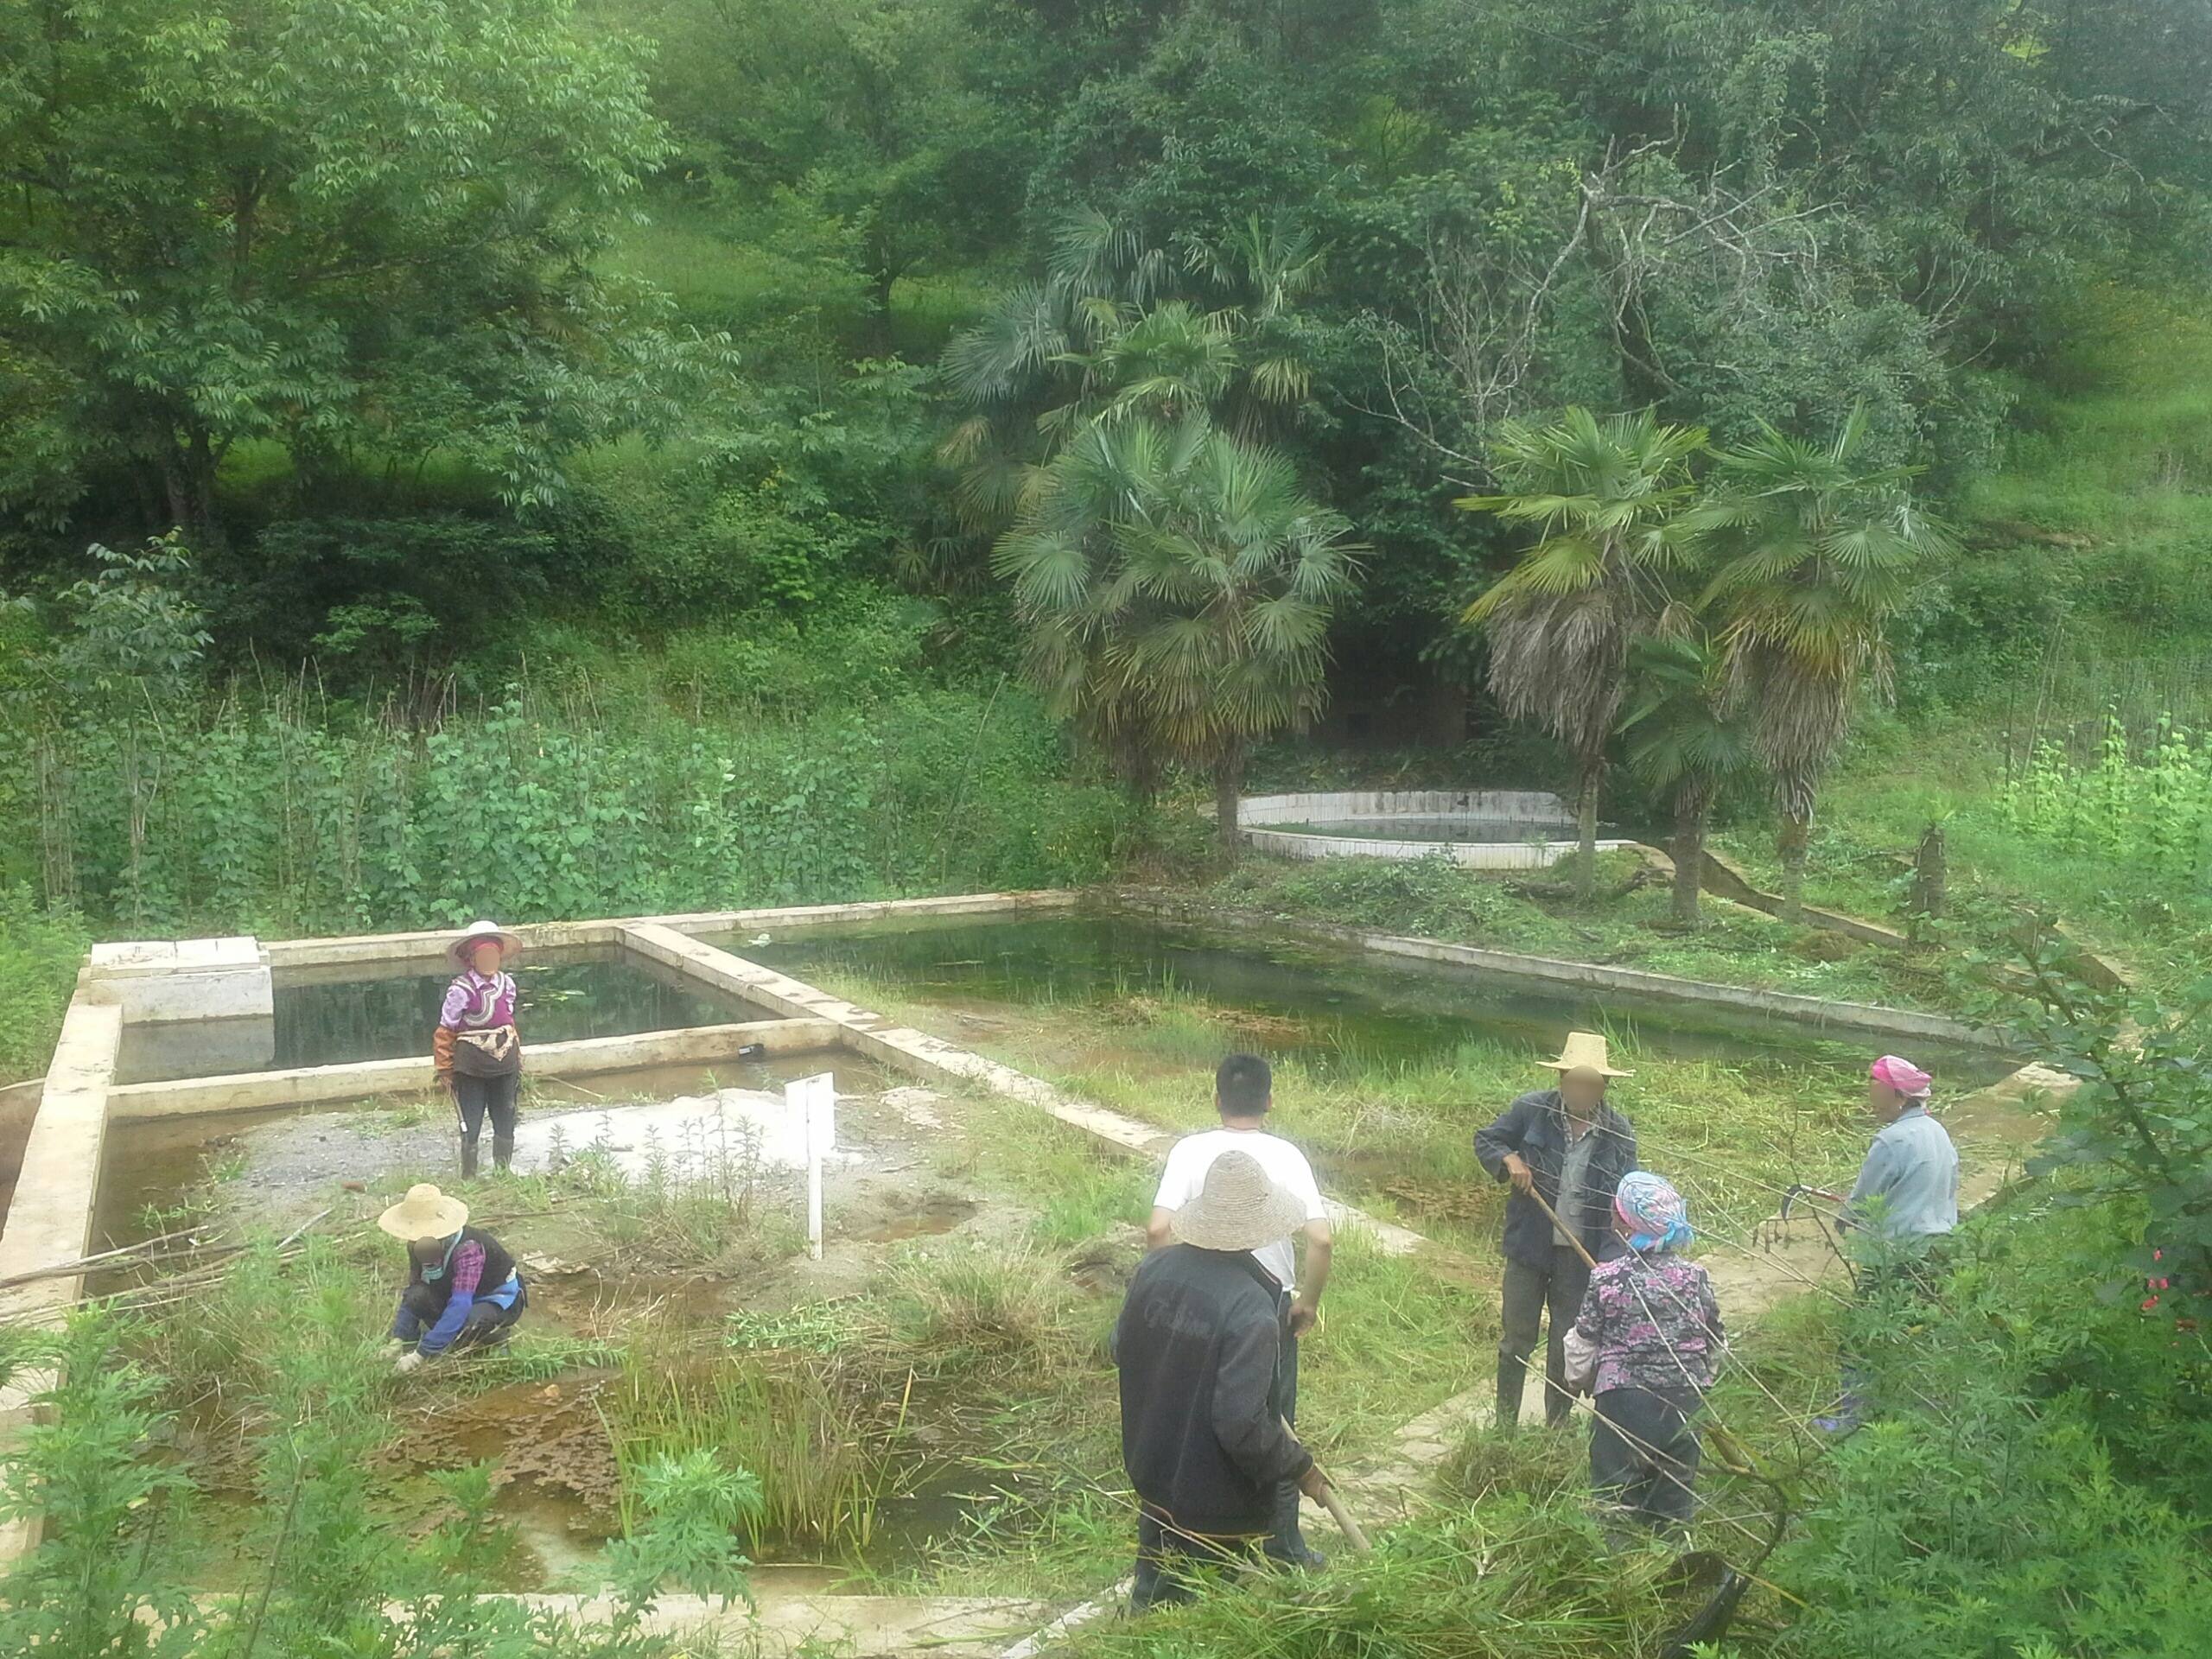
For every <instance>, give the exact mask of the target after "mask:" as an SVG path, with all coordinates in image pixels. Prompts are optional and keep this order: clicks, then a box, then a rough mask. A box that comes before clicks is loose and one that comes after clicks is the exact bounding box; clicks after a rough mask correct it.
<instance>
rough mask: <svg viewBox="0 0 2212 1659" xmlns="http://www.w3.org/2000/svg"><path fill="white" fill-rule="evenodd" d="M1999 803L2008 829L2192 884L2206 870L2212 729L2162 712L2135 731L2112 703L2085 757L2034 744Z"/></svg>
mask: <svg viewBox="0 0 2212 1659" xmlns="http://www.w3.org/2000/svg"><path fill="white" fill-rule="evenodd" d="M1997 808H1998V813H1999V817H2000V819H2001V820H2002V822H2003V823H2005V825H2006V826H2007V827H2008V828H2010V829H2014V830H2017V831H2018V832H2019V833H2021V834H2023V835H2025V836H2031V837H2033V838H2035V839H2036V840H2038V841H2042V842H2047V843H2049V844H2050V845H2052V846H2054V847H2056V848H2057V849H2060V850H2061V851H2063V852H2069V853H2080V854H2088V855H2094V856H2096V857H2099V858H2103V859H2107V860H2109V861H2113V862H2116V863H2120V864H2124V865H2130V866H2133V867H2134V868H2138V869H2140V870H2143V871H2145V872H2146V873H2149V874H2155V875H2158V876H2162V877H2171V878H2175V879H2178V880H2189V881H2194V880H2198V879H2200V878H2201V877H2202V876H2203V875H2204V874H2205V873H2206V872H2207V870H2208V869H2212V734H2205V733H2197V732H2192V731H2190V729H2189V728H2187V727H2184V726H2182V725H2180V724H2178V723H2177V722H2176V721H2175V720H2174V719H2173V718H2172V716H2171V715H2161V716H2160V717H2159V718H2158V721H2157V722H2156V724H2155V725H2154V726H2152V728H2150V729H2149V730H2148V731H2147V732H2145V733H2143V734H2140V735H2136V734H2131V733H2130V731H2129V729H2128V728H2127V726H2126V723H2125V722H2124V721H2122V720H2121V718H2120V714H2119V711H2118V710H2117V709H2114V710H2113V712H2111V713H2110V714H2109V715H2107V717H2106V721H2105V725H2104V731H2103V734H2102V737H2101V740H2100V741H2099V742H2098V743H2097V745H2096V747H2095V749H2094V753H2093V754H2091V755H2090V756H2088V757H2087V758H2084V757H2082V756H2079V755H2077V754H2076V753H2075V752H2073V751H2072V750H2070V749H2069V748H2066V747H2062V746H2061V745H2059V744H2058V743H2056V742H2055V741H2051V740H2050V739H2048V738H2044V739H2040V740H2038V741H2037V742H2036V743H2035V745H2034V747H2032V749H2031V752H2030V754H2029V757H2028V760H2027V761H2026V763H2025V764H2024V766H2021V767H2020V768H2019V769H2018V771H2016V772H2014V773H2013V774H2012V776H2011V777H2009V778H2008V779H2005V785H2004V788H2003V790H2002V791H2001V792H2000V793H1999V797H1998V801H1997Z"/></svg>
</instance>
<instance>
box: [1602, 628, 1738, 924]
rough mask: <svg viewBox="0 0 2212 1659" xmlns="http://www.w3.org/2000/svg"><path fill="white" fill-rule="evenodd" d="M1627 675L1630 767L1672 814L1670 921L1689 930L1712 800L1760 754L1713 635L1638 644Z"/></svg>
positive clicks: (1624, 724)
mask: <svg viewBox="0 0 2212 1659" xmlns="http://www.w3.org/2000/svg"><path fill="white" fill-rule="evenodd" d="M1630 674H1631V677H1632V678H1631V685H1630V694H1629V702H1628V710H1627V712H1626V713H1625V714H1624V715H1623V716H1622V717H1621V732H1622V734H1623V736H1624V738H1625V739H1626V740H1627V746H1628V763H1629V766H1630V770H1631V771H1633V772H1635V773H1636V775H1637V777H1638V778H1639V779H1642V781H1643V784H1644V785H1645V786H1646V787H1647V788H1649V789H1650V790H1652V791H1655V792H1656V793H1657V794H1658V795H1660V796H1661V797H1662V798H1664V799H1665V800H1666V802H1667V803H1668V805H1669V809H1670V810H1672V812H1673V813H1674V817H1675V843H1674V855H1675V892H1674V906H1673V913H1674V919H1675V924H1676V925H1678V926H1681V927H1695V926H1696V925H1697V924H1698V898H1699V893H1700V890H1701V889H1702V887H1703V886H1704V879H1705V830H1706V824H1707V820H1708V819H1709V818H1710V817H1712V813H1713V802H1714V800H1715V798H1717V797H1718V796H1719V793H1720V791H1721V790H1722V789H1723V788H1724V787H1725V786H1726V785H1727V784H1728V782H1729V781H1730V780H1731V779H1734V778H1738V777H1740V776H1742V775H1743V774H1744V773H1745V772H1748V771H1749V770H1750V769H1751V767H1752V766H1756V765H1757V764H1758V752H1757V751H1756V750H1755V749H1754V748H1753V747H1752V744H1751V732H1750V729H1749V728H1748V727H1747V726H1746V725H1745V721H1744V718H1743V711H1742V710H1741V709H1738V708H1736V707H1734V706H1733V703H1732V699H1731V698H1730V696H1729V694H1728V674H1727V658H1726V656H1725V655H1724V654H1723V653H1722V652H1721V650H1720V648H1719V644H1718V642H1717V641H1715V640H1714V639H1713V638H1712V636H1711V635H1709V634H1707V633H1706V632H1702V631H1700V630H1695V629H1693V630H1691V631H1688V632H1680V633H1671V634H1654V635H1652V636H1650V637H1649V638H1647V639H1640V640H1638V641H1637V645H1636V648H1635V650H1634V651H1633V652H1632V653H1631V655H1630Z"/></svg>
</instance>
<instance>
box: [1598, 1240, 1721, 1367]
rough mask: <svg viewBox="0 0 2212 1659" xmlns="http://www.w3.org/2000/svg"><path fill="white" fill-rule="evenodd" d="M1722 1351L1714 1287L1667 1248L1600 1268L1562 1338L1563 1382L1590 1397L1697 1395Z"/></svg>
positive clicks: (1701, 1271)
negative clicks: (1620, 1392) (1584, 1388)
mask: <svg viewBox="0 0 2212 1659" xmlns="http://www.w3.org/2000/svg"><path fill="white" fill-rule="evenodd" d="M1726 1346H1727V1337H1726V1332H1723V1330H1722V1329H1721V1325H1720V1303H1719V1299H1718V1298H1716V1297H1715V1296H1714V1295H1713V1281H1712V1280H1711V1279H1710V1278H1708V1277H1707V1274H1706V1271H1705V1269H1704V1268H1701V1267H1700V1266H1698V1264H1697V1263H1696V1262H1691V1261H1688V1260H1687V1259H1685V1258H1684V1257H1681V1256H1679V1255H1675V1253H1674V1252H1673V1251H1671V1250H1654V1251H1651V1252H1649V1254H1645V1255H1637V1254H1634V1253H1631V1254H1630V1255H1624V1256H1620V1257H1618V1258H1616V1259H1615V1260H1613V1261H1611V1262H1599V1264H1598V1270H1597V1271H1596V1272H1595V1273H1593V1274H1591V1275H1590V1288H1589V1290H1588V1292H1587V1293H1586V1294H1584V1296H1583V1298H1582V1312H1581V1313H1580V1316H1579V1317H1578V1318H1577V1319H1575V1321H1574V1329H1573V1331H1571V1332H1568V1333H1567V1381H1568V1382H1569V1383H1575V1384H1578V1385H1580V1384H1582V1383H1589V1382H1590V1381H1591V1379H1592V1376H1593V1374H1594V1376H1595V1389H1594V1390H1593V1391H1594V1392H1596V1393H1599V1394H1603V1393H1605V1391H1606V1390H1607V1389H1649V1390H1650V1391H1651V1392H1652V1393H1654V1394H1665V1395H1675V1396H1681V1395H1700V1394H1703V1393H1704V1392H1705V1391H1706V1390H1707V1389H1709V1388H1711V1387H1712V1386H1713V1372H1714V1371H1715V1370H1717V1369H1718V1368H1719V1363H1720V1355H1721V1353H1722V1351H1723V1350H1724V1349H1726Z"/></svg>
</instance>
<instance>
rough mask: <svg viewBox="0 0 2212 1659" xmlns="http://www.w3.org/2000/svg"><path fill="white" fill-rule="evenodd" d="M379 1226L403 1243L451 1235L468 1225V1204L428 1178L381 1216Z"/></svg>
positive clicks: (413, 1187) (418, 1183)
mask: <svg viewBox="0 0 2212 1659" xmlns="http://www.w3.org/2000/svg"><path fill="white" fill-rule="evenodd" d="M377 1225H378V1226H379V1227H381V1228H383V1229H384V1230H385V1231H386V1232H387V1233H390V1234H391V1236H393V1237H394V1238H396V1239H397V1240H399V1242H400V1243H403V1244H412V1243H414V1242H415V1241H416V1239H418V1238H451V1237H452V1236H454V1234H455V1233H457V1232H459V1231H460V1230H461V1229H462V1228H464V1227H466V1226H467V1225H468V1206H467V1205H465V1204H463V1203H462V1202H461V1200H460V1199H459V1198H454V1196H453V1195H452V1194H451V1193H449V1192H439V1191H438V1189H437V1188H436V1187H435V1186H433V1185H430V1184H429V1182H428V1181H418V1182H417V1183H416V1185H413V1186H410V1187H409V1188H408V1189H407V1196H406V1197H405V1198H402V1199H401V1200H400V1201H399V1202H398V1203H397V1204H395V1205H392V1206H391V1209H389V1210H387V1211H385V1212H384V1214H382V1215H380V1216H378V1217H377Z"/></svg>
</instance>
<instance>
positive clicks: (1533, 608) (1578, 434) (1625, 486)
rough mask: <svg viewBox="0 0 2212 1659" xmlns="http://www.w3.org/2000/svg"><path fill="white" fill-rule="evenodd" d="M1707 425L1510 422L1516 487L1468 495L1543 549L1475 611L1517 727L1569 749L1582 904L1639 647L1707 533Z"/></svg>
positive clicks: (1580, 413)
mask: <svg viewBox="0 0 2212 1659" xmlns="http://www.w3.org/2000/svg"><path fill="white" fill-rule="evenodd" d="M1704 446H1705V431H1704V429H1702V428H1700V427H1689V426H1675V425H1671V424H1669V423H1666V422H1663V421H1661V420H1659V419H1657V418H1656V417H1655V416H1653V415H1651V414H1650V413H1649V411H1648V410H1647V411H1645V412H1643V413H1642V414H1637V415H1617V416H1609V417H1606V418H1605V419H1602V420H1601V419H1599V417H1598V416H1595V415H1592V413H1591V412H1590V411H1589V410H1586V409H1581V408H1575V409H1570V410H1567V413H1566V414H1565V415H1564V416H1561V417H1560V419H1559V420H1558V421H1556V422H1554V423H1552V424H1551V425H1549V426H1543V427H1533V426H1526V425H1522V424H1518V423H1509V424H1508V425H1507V426H1506V427H1505V428H1504V429H1503V430H1502V432H1501V434H1500V436H1499V439H1498V442H1497V454H1496V457H1495V462H1494V464H1495V467H1496V469H1497V473H1498V474H1499V476H1500V477H1501V478H1502V479H1503V480H1504V482H1505V483H1506V485H1507V486H1508V487H1507V489H1506V490H1505V491H1504V492H1503V493H1500V494H1496V495H1473V496H1467V497H1465V498H1463V499H1461V500H1460V501H1459V505H1460V506H1461V507H1464V508H1465V509H1467V510H1468V511H1470V512H1492V513H1496V514H1497V516H1498V517H1499V518H1502V519H1503V520H1505V521H1506V522H1507V523H1509V524H1527V525H1532V526H1534V527H1535V531H1536V536H1537V539H1536V543H1535V546H1534V547H1532V548H1530V549H1529V551H1528V552H1527V553H1526V554H1525V555H1524V556H1522V559H1521V562H1520V563H1518V564H1516V565H1515V566H1514V568H1513V569H1511V570H1510V571H1508V572H1507V573H1506V574H1505V575H1503V576H1502V577H1500V578H1499V579H1498V580H1497V582H1494V583H1493V584H1492V585H1491V588H1489V590H1488V591H1487V592H1485V593H1484V594H1483V595H1482V596H1481V597H1480V598H1479V599H1478V600H1476V601H1475V602H1474V603H1473V604H1471V605H1470V606H1469V607H1467V609H1466V612H1465V616H1464V618H1463V620H1465V622H1467V623H1468V624H1470V625H1471V626H1476V627H1478V628H1480V629H1481V630H1482V631H1483V632H1484V634H1485V635H1487V636H1488V639H1489V643H1490V688H1491V694H1492V695H1493V696H1496V697H1497V701H1498V704H1499V706H1500V707H1501V708H1503V709H1504V711H1505V713H1506V714H1507V715H1508V716H1509V717H1510V718H1513V719H1516V720H1526V721H1532V722H1533V723H1535V724H1536V725H1538V726H1541V728H1543V729H1544V730H1546V731H1547V732H1548V733H1550V734H1552V735H1553V736H1554V737H1555V738H1557V739H1558V740H1559V741H1560V742H1561V743H1563V744H1565V745H1566V746H1567V752H1568V753H1569V754H1570V755H1571V756H1573V761H1574V771H1575V789H1576V793H1575V802H1576V806H1575V818H1576V824H1577V834H1578V836H1579V840H1580V868H1579V870H1578V871H1577V873H1576V877H1575V890H1576V893H1577V896H1578V897H1579V898H1580V899H1582V900H1584V901H1585V902H1587V901H1588V899H1589V898H1590V897H1591V894H1592V892H1593V890H1594V884H1595V881H1596V861H1597V846H1598V796H1599V789H1600V786H1601V785H1602V784H1603V782H1604V779H1605V752H1606V747H1607V746H1608V744H1609V743H1610V742H1611V739H1612V735H1613V731H1614V728H1615V726H1616V725H1617V724H1618V721H1619V717H1620V712H1621V703H1622V699H1623V697H1624V695H1625V693H1626V690H1627V684H1628V660H1629V651H1630V645H1632V644H1633V643H1634V641H1635V640H1636V639H1638V638H1639V637H1641V636H1642V635H1643V634H1645V633H1647V632H1649V630H1650V629H1651V628H1652V627H1653V626H1654V625H1655V624H1656V622H1657V621H1658V620H1660V619H1661V618H1662V616H1664V615H1665V614H1666V613H1667V612H1668V610H1669V607H1670V605H1671V604H1672V602H1673V601H1672V599H1671V597H1670V594H1669V589H1668V587H1667V578H1668V577H1669V575H1671V574H1673V573H1675V572H1677V571H1680V570H1682V569H1685V568H1687V566H1688V563H1689V561H1690V558H1691V550H1692V549H1693V547H1694V543H1695V540H1696V537H1697V535H1698V532H1699V528H1700V524H1699V520H1698V518H1697V516H1696V514H1695V513H1694V511H1693V509H1694V505H1695V497H1696V487H1695V486H1694V484H1693V483H1692V481H1691V479H1690V471H1689V462H1690V457H1691V456H1693V455H1694V454H1697V453H1698V451H1699V450H1700V449H1701V448H1704Z"/></svg>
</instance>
